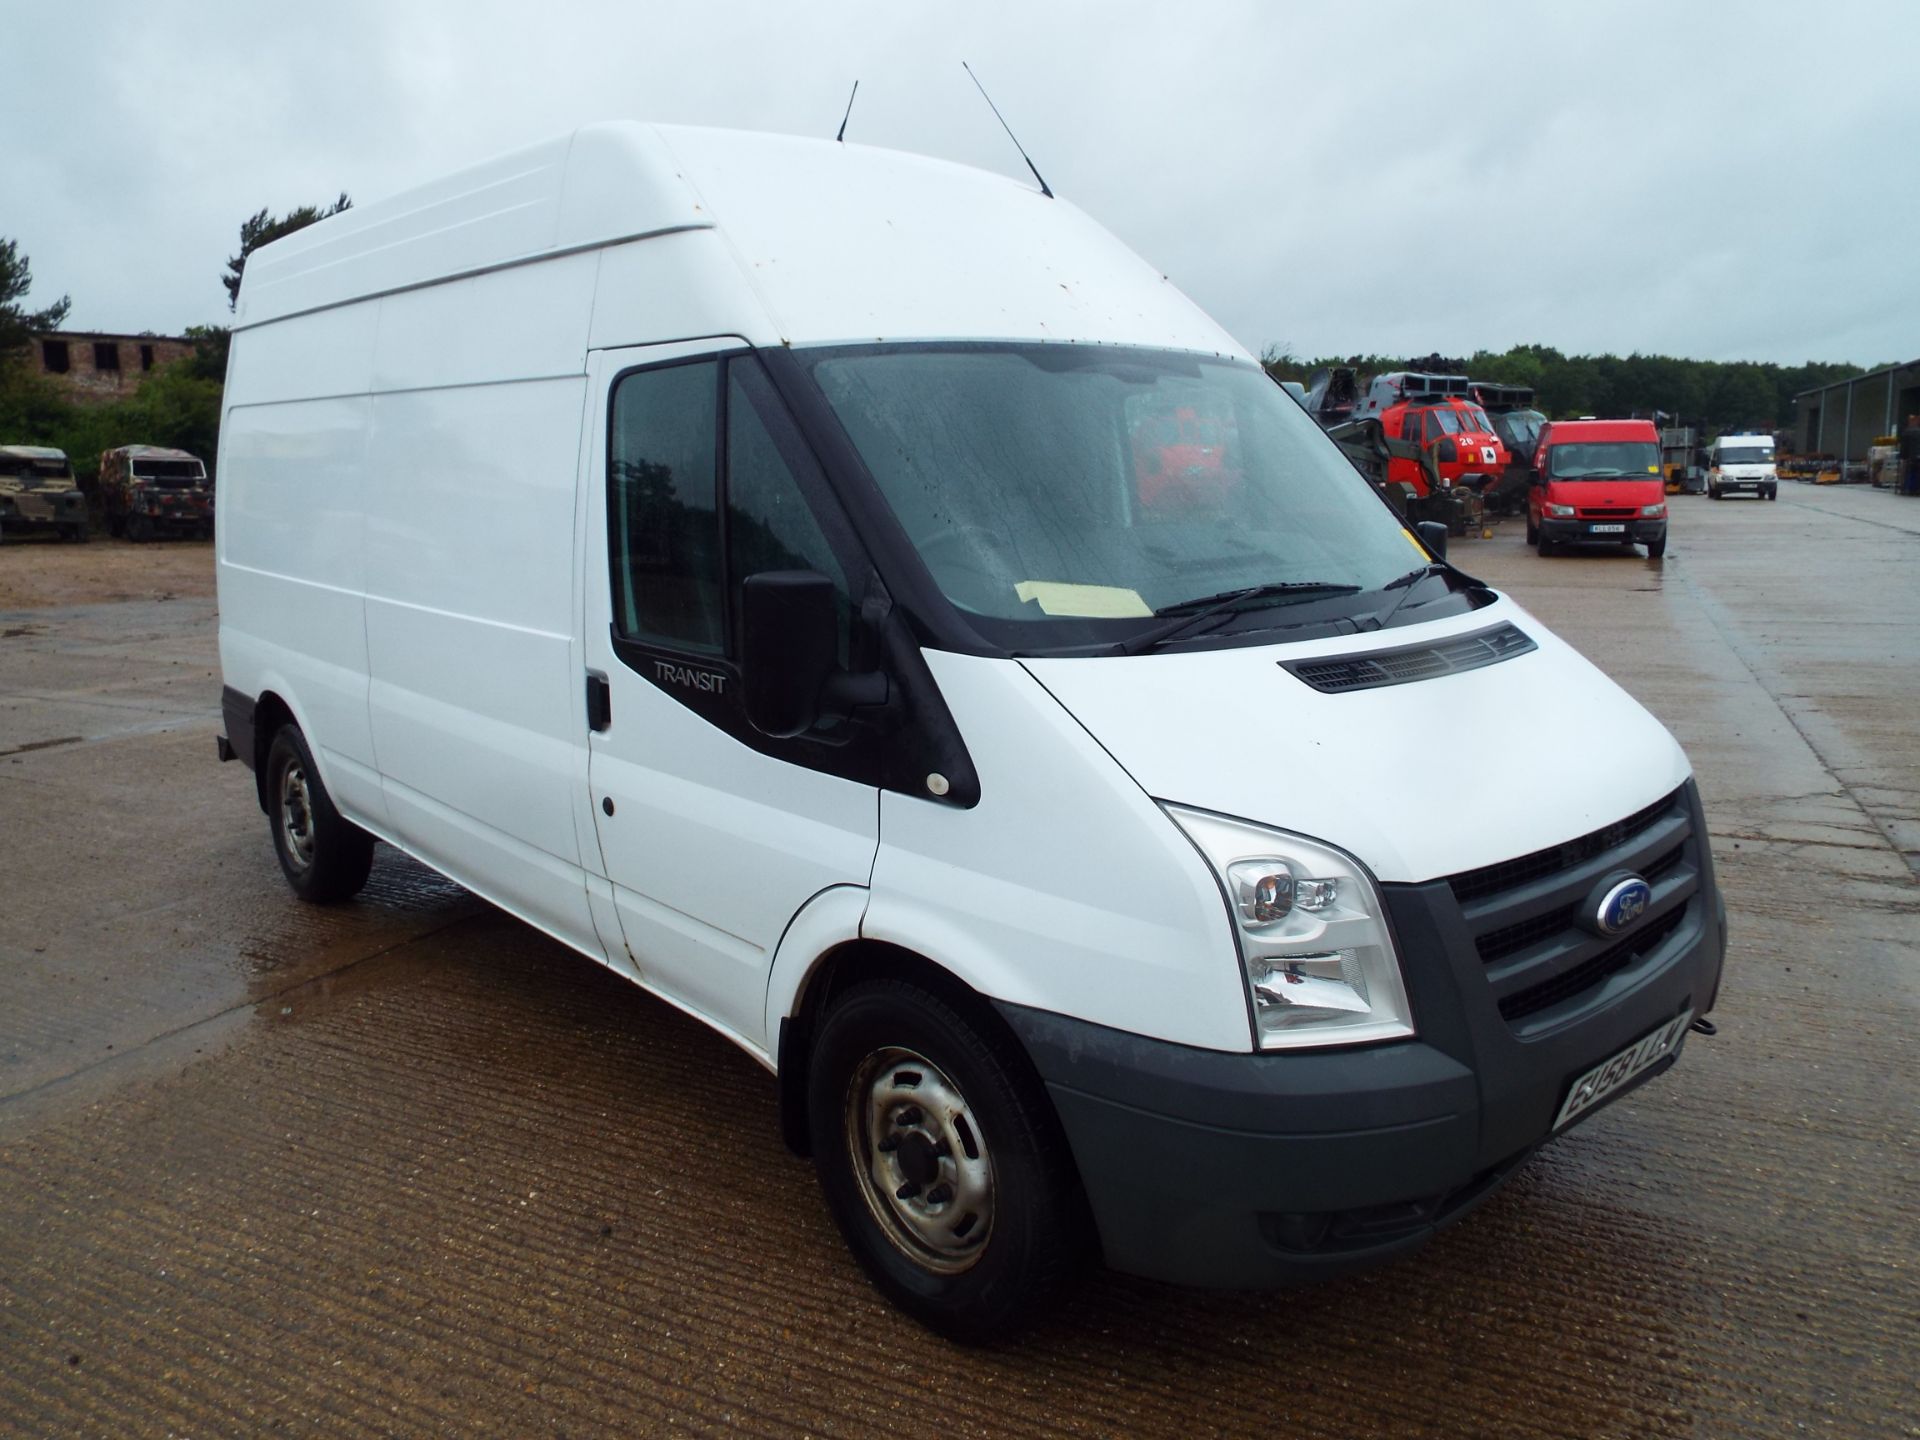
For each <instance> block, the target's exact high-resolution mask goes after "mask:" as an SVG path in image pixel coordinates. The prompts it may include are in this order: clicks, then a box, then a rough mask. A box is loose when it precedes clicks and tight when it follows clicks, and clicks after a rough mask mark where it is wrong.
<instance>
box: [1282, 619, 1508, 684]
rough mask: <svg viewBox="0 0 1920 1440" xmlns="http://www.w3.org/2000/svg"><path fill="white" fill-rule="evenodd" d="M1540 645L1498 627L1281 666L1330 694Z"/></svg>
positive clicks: (1447, 670)
mask: <svg viewBox="0 0 1920 1440" xmlns="http://www.w3.org/2000/svg"><path fill="white" fill-rule="evenodd" d="M1539 648H1540V647H1539V646H1537V645H1535V644H1534V643H1533V640H1532V639H1531V638H1530V637H1529V636H1528V635H1527V634H1526V632H1525V631H1523V630H1521V629H1520V628H1519V627H1518V626H1515V625H1513V624H1511V623H1502V624H1499V625H1495V626H1494V627H1493V628H1492V629H1490V630H1476V631H1475V632H1474V633H1473V634H1471V635H1456V636H1454V637H1453V638H1452V639H1451V640H1440V641H1436V642H1434V643H1433V644H1429V645H1402V646H1400V647H1398V648H1397V649H1393V650H1370V651H1368V652H1367V653H1366V654H1364V655H1328V656H1324V657H1322V658H1319V659H1315V660H1284V661H1282V662H1281V664H1280V668H1281V669H1282V670H1286V671H1289V672H1291V673H1292V674H1293V676H1294V677H1295V678H1296V679H1300V680H1304V681H1306V683H1307V684H1309V685H1311V686H1312V687H1313V688H1314V689H1316V690H1319V691H1322V692H1324V693H1325V694H1328V695H1340V694H1344V693H1345V692H1346V691H1348V690H1375V689H1378V688H1379V687H1380V686H1382V685H1407V684H1410V683H1412V682H1413V681H1415V680H1432V679H1436V678H1438V677H1439V676H1441V675H1457V674H1459V673H1460V672H1461V671H1463V670H1478V669H1480V668H1481V667H1482V666H1483V665H1497V664H1499V663H1500V662H1501V661H1502V660H1511V659H1512V658H1513V657H1514V656H1516V655H1524V654H1526V653H1527V652H1528V651H1529V650H1537V649H1539Z"/></svg>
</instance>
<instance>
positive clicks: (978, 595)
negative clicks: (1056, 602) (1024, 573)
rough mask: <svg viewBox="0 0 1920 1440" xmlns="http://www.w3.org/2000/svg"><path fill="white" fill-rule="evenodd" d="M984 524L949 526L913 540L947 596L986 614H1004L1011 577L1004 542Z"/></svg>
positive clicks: (1002, 538) (1009, 592)
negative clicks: (1004, 555) (1003, 552)
mask: <svg viewBox="0 0 1920 1440" xmlns="http://www.w3.org/2000/svg"><path fill="white" fill-rule="evenodd" d="M1004 538H1005V537H1003V536H1001V535H997V534H995V533H994V532H993V531H992V530H990V529H988V528H987V527H986V526H985V525H973V524H960V525H950V526H948V527H947V528H946V529H944V530H941V531H939V532H937V533H936V534H933V535H931V536H928V537H927V538H926V539H925V540H921V541H918V542H916V543H917V545H918V547H919V550H920V558H921V559H922V560H924V561H925V562H926V566H927V568H928V569H929V570H931V571H933V572H934V583H936V584H937V585H939V587H940V588H941V589H942V590H944V591H946V592H947V596H948V598H949V599H951V600H953V601H955V602H956V603H959V604H962V605H965V606H967V607H968V608H969V609H973V610H979V611H981V612H983V613H985V614H989V615H992V614H1000V613H1003V608H1002V607H1004V606H1005V605H1006V604H1007V603H1008V602H1009V600H1010V599H1011V597H1012V591H1013V577H1012V576H1011V575H1010V574H1009V573H1008V571H1007V567H1006V562H1005V560H1004V559H1003V558H1002V556H1001V546H1002V544H1003V542H1004Z"/></svg>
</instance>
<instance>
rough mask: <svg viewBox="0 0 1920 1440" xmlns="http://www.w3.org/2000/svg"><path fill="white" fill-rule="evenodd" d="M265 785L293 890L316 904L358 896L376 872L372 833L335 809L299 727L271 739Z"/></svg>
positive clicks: (275, 838)
mask: <svg viewBox="0 0 1920 1440" xmlns="http://www.w3.org/2000/svg"><path fill="white" fill-rule="evenodd" d="M266 787H267V818H268V820H270V821H271V822H272V825H273V848H274V851H275V853H276V854H278V855H279V857H280V869H281V871H282V872H283V873H284V874H285V875H286V877H287V883H288V884H289V885H291V886H292V887H293V893H294V894H296V895H298V896H299V897H300V898H301V899H302V900H311V901H312V902H314V903H315V904H317V905H324V904H327V903H329V902H331V901H335V900H345V899H347V898H348V897H349V896H351V895H356V894H358V893H359V891H360V887H361V886H363V885H365V884H366V883H367V876H368V874H370V873H371V872H372V870H373V837H372V836H371V835H369V834H368V833H367V832H366V831H364V830H362V829H361V828H360V827H359V826H358V825H355V824H354V823H353V822H352V821H351V820H348V819H347V818H345V817H344V816H343V815H341V813H340V812H339V811H338V810H336V809H334V808H333V799H332V797H331V796H329V795H328V794H327V787H326V786H325V785H324V784H322V783H321V780H320V770H319V767H318V766H316V765H315V764H314V763H313V752H312V751H310V750H309V749H308V748H307V741H306V737H305V736H303V735H302V734H301V733H300V730H299V727H298V726H295V725H283V726H281V727H280V730H279V733H278V734H276V735H275V736H274V737H273V744H272V746H271V747H270V748H269V749H268V751H267V777H266Z"/></svg>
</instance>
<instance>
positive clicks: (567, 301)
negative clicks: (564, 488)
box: [373, 253, 599, 468]
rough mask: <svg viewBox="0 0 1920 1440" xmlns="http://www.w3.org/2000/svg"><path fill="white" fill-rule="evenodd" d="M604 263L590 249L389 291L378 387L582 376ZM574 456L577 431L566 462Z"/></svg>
mask: <svg viewBox="0 0 1920 1440" xmlns="http://www.w3.org/2000/svg"><path fill="white" fill-rule="evenodd" d="M598 264H599V258H598V256H596V255H594V254H591V253H589V254H584V255H569V256H566V257H564V258H562V259H558V260H545V261H542V262H541V263H539V264H537V265H522V266H518V267H516V268H515V269H512V270H500V271H496V272H494V273H493V274H491V275H476V276H474V277H472V278H471V279H468V280H454V281H449V282H448V283H446V284H444V285H430V286H426V287H425V288H422V289H419V290H410V291H408V292H407V293H406V294H404V295H390V296H388V297H387V298H386V299H385V300H382V301H381V302H380V334H379V340H378V344H377V345H376V347H375V349H374V354H373V388H374V389H375V390H376V391H384V390H422V389H428V388H445V387H448V386H455V385H485V384H492V383H498V382H501V381H513V382H515V383H520V382H525V381H528V380H541V379H549V378H551V377H553V376H557V375H571V376H576V377H577V376H579V375H581V374H582V373H583V372H584V370H585V368H586V353H587V330H588V319H589V316H590V315H591V313H592V310H593V286H594V272H595V270H596V269H597V267H598ZM575 428H576V429H577V428H578V417H576V419H575ZM572 454H573V447H572V443H571V436H569V443H568V447H567V458H568V459H570V458H571V456H572ZM553 458H554V459H555V460H556V461H558V460H560V459H561V457H560V456H558V455H556V456H554V457H553ZM549 468H551V467H549Z"/></svg>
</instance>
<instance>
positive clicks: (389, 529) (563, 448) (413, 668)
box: [366, 276, 600, 953]
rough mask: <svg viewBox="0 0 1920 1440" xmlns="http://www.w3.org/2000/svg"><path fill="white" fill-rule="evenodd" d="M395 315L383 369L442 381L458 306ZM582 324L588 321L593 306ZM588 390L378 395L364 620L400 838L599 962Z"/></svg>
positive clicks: (570, 318) (378, 730)
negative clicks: (436, 335)
mask: <svg viewBox="0 0 1920 1440" xmlns="http://www.w3.org/2000/svg"><path fill="white" fill-rule="evenodd" d="M493 278H494V279H499V278H500V277H493ZM575 278H576V279H577V276H576V277H575ZM468 284H469V285H474V286H477V285H478V284H479V282H468ZM446 288H447V289H455V288H463V287H446ZM492 298H493V299H495V300H498V298H499V296H498V293H497V292H496V293H495V294H494V295H493V296H492ZM528 298H529V300H530V301H531V300H532V299H534V298H536V297H528ZM385 303H386V304H387V305H388V306H389V307H390V309H389V310H388V311H387V312H386V313H383V315H382V318H381V355H382V359H381V372H382V374H383V376H387V377H401V378H413V379H415V380H418V381H423V382H424V381H427V380H431V379H434V378H437V373H436V371H435V369H434V365H433V363H432V362H433V359H434V352H433V350H432V348H431V347H430V346H426V345H424V344H423V341H422V334H423V332H430V331H431V329H432V326H433V324H434V323H435V322H436V321H437V320H440V319H444V318H445V316H446V313H447V312H446V310H445V308H444V307H445V306H446V304H447V303H448V302H446V301H445V300H444V298H443V297H441V296H439V295H433V294H430V293H428V292H421V293H420V294H416V295H409V296H404V297H398V300H397V302H396V301H394V300H389V301H388V302H385ZM494 318H495V320H496V323H498V324H500V325H502V326H503V327H505V328H507V329H509V330H511V329H512V328H513V327H514V325H515V324H516V323H517V322H518V321H520V320H521V319H522V318H523V316H522V315H519V314H516V313H515V312H514V311H513V310H511V309H508V308H505V307H501V308H496V309H495V311H494ZM565 323H569V324H573V325H577V326H580V327H582V329H583V328H584V324H585V314H584V306H581V307H580V308H579V309H576V310H573V311H570V312H568V313H567V318H566V322H565ZM554 343H555V342H554V341H553V340H552V339H551V337H547V338H546V339H545V340H544V341H542V340H530V343H529V345H528V351H529V353H531V354H535V355H538V354H540V353H541V350H542V344H545V345H547V346H549V347H551V346H552V345H553V344H554ZM580 359H581V360H583V359H584V354H582V355H581V356H580ZM447 363H448V365H450V366H455V367H458V366H461V365H466V364H468V363H469V362H466V361H462V360H459V359H457V358H455V357H452V356H449V357H447ZM577 363H578V361H576V364H577ZM439 373H444V372H439ZM466 373H471V371H470V370H469V371H467V372H466ZM583 385H584V381H583V380H582V379H581V378H580V377H579V376H578V375H574V376H570V377H563V378H557V379H545V380H532V381H525V382H519V383H500V384H486V385H466V386H459V387H453V388H439V389H418V390H406V391H400V392H395V393H386V394H380V395H377V396H375V397H374V398H373V400H372V402H371V406H372V429H371V440H370V451H369V456H368V464H367V492H366V493H367V498H366V509H367V591H368V594H367V621H366V627H367V642H368V650H369V659H370V662H371V667H372V673H373V685H372V690H371V710H372V718H373V734H374V742H375V745H376V748H377V753H378V755H379V758H380V768H381V771H382V773H383V774H384V775H385V776H386V778H387V782H388V786H387V788H388V795H389V798H390V813H391V816H392V824H393V827H394V829H395V831H396V832H397V833H398V834H399V836H400V837H401V838H402V839H403V840H406V841H408V842H410V843H412V844H415V845H418V846H419V847H420V848H421V849H422V851H423V852H424V853H427V854H430V855H443V856H445V857H446V858H447V861H448V863H449V865H450V866H451V867H452V868H454V869H455V871H456V873H463V874H465V875H469V876H472V877H473V878H474V881H475V883H477V884H478V885H479V886H480V887H481V888H482V889H484V890H486V891H487V892H488V893H489V894H492V895H495V896H498V897H500V898H501V899H502V900H503V901H505V902H506V903H509V904H510V905H511V906H512V907H513V908H514V909H516V910H517V911H519V912H520V913H521V914H523V915H525V916H526V917H527V918H529V919H531V920H533V921H534V922H535V923H536V924H539V925H542V926H544V927H545V928H547V929H549V930H551V931H553V932H554V933H556V934H558V935H560V936H561V937H562V938H564V939H566V940H568V941H570V942H571V943H574V944H576V945H578V946H580V947H581V948H582V949H585V950H587V951H588V952H589V953H599V950H600V946H599V942H598V939H597V938H596V935H595V931H594V927H593V922H592V917H591V914H590V912H589V909H588V905H587V900H586V892H585V886H584V878H583V876H582V874H581V872H580V869H579V864H580V853H579V845H578V843H577V838H576V834H575V830H574V824H573V816H572V806H573V803H574V799H575V791H576V790H577V789H578V788H579V787H583V786H584V785H585V783H586V764H585V762H586V750H585V743H584V737H583V734H582V730H583V726H582V725H581V723H580V719H579V713H578V710H577V707H576V704H575V699H576V692H577V691H579V690H580V688H581V685H582V671H581V666H580V661H579V657H578V654H577V650H576V639H575V630H574V619H573V617H574V615H575V613H577V612H576V611H575V609H574V607H573V603H572V597H573V593H574V592H573V555H574V486H575V475H576V456H577V454H578V447H579V433H580V407H581V400H582V396H583Z"/></svg>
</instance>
